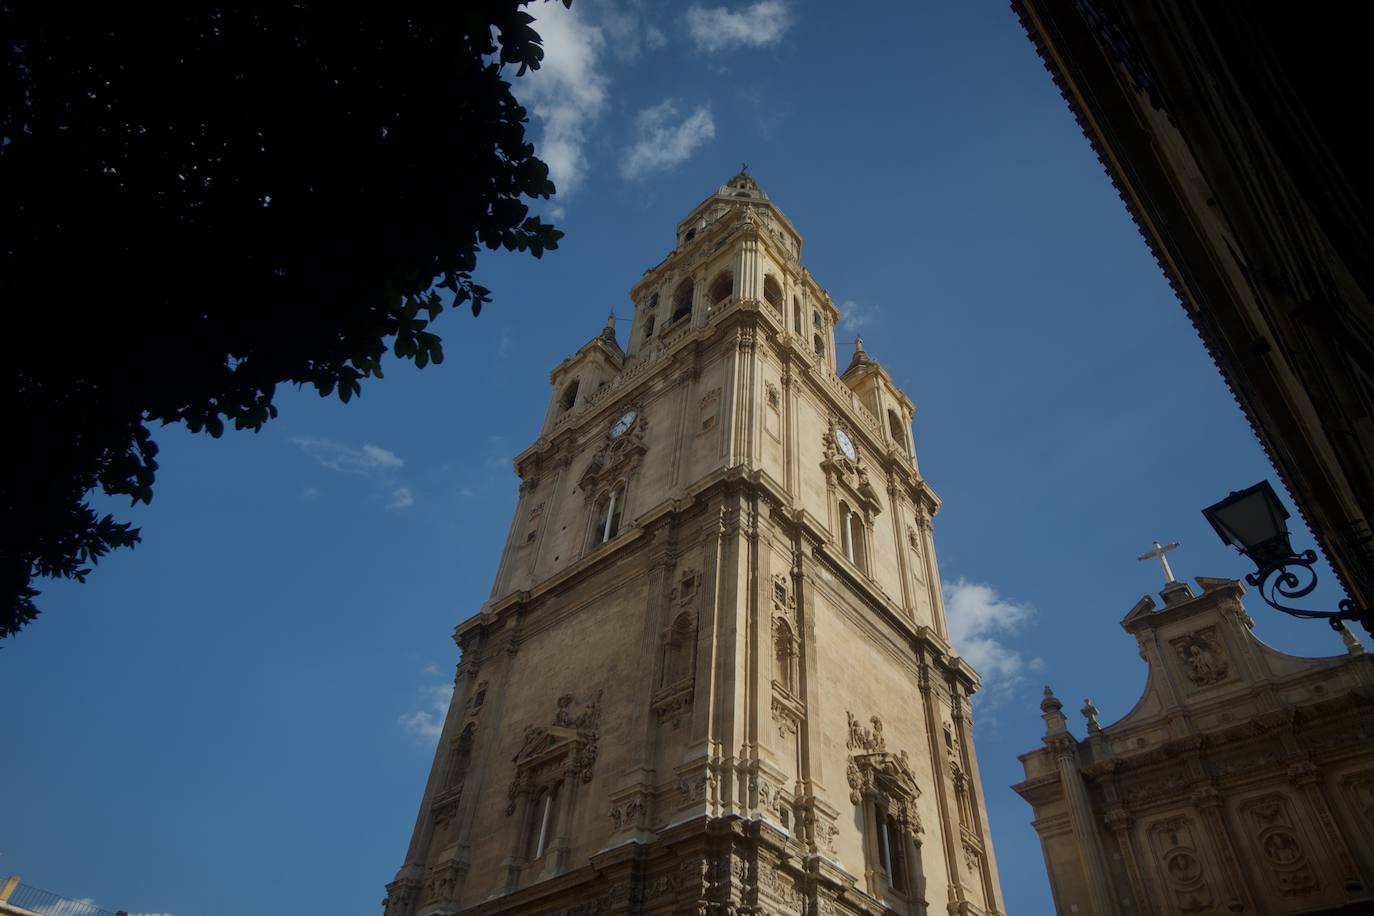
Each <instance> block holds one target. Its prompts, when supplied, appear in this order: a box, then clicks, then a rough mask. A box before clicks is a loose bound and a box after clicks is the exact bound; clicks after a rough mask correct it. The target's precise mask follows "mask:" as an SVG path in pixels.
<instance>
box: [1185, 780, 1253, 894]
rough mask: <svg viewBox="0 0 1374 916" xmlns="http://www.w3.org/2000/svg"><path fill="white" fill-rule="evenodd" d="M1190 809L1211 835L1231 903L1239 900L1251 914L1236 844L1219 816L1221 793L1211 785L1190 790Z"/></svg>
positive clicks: (1247, 891)
mask: <svg viewBox="0 0 1374 916" xmlns="http://www.w3.org/2000/svg"><path fill="white" fill-rule="evenodd" d="M1192 802H1193V807H1194V808H1196V809H1197V810H1198V811H1199V812H1201V813H1202V821H1203V826H1204V829H1206V830H1207V832H1208V833H1209V834H1210V835H1211V839H1212V844H1213V846H1214V847H1215V848H1216V851H1217V855H1218V857H1219V858H1220V859H1221V873H1222V877H1223V878H1224V879H1225V881H1226V892H1227V894H1229V898H1228V899H1230V900H1232V901H1236V900H1239V901H1240V902H1241V905H1242V906H1244V907H1245V911H1247V912H1253V911H1254V906H1255V901H1254V900H1253V899H1252V898H1251V896H1250V892H1249V890H1248V887H1247V882H1246V880H1245V873H1244V872H1243V871H1241V867H1240V859H1239V858H1238V857H1237V856H1236V847H1235V844H1234V843H1232V842H1231V831H1230V830H1228V829H1227V828H1226V821H1225V820H1223V819H1222V816H1221V794H1220V793H1219V792H1217V790H1216V789H1215V788H1213V787H1212V786H1210V785H1201V786H1198V787H1197V788H1195V789H1193V798H1192Z"/></svg>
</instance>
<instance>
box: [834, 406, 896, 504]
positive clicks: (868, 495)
mask: <svg viewBox="0 0 1374 916" xmlns="http://www.w3.org/2000/svg"><path fill="white" fill-rule="evenodd" d="M841 434H843V436H844V437H845V438H848V439H852V436H853V434H852V433H850V432H849V431H848V427H847V426H846V425H845V424H844V423H843V421H841V420H839V419H835V420H833V422H832V423H831V426H830V429H829V430H827V431H826V433H825V437H824V438H823V439H822V440H821V447H822V451H823V457H822V459H821V468H822V469H823V470H824V471H825V478H826V482H827V483H828V484H830V485H831V486H834V485H836V484H840V485H843V486H844V487H845V488H846V489H847V490H849V491H850V493H851V494H852V495H853V496H854V497H855V498H856V499H855V501H856V502H857V503H858V504H859V505H861V506H862V507H863V508H864V510H865V512H866V513H867V514H868V515H869V517H870V518H871V517H872V516H875V515H877V514H878V513H880V512H882V511H883V506H882V503H880V502H879V501H878V491H877V490H875V489H874V488H873V484H872V482H871V481H870V480H869V479H868V466H867V465H866V464H865V463H864V458H863V453H862V452H861V451H858V450H857V449H856V450H855V451H854V457H853V458H850V457H849V455H847V454H845V451H844V449H843V448H841V439H840V436H841Z"/></svg>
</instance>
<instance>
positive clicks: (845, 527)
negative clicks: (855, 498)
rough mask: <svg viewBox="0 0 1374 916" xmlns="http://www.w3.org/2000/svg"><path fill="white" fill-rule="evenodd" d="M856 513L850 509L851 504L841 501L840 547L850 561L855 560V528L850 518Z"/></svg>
mask: <svg viewBox="0 0 1374 916" xmlns="http://www.w3.org/2000/svg"><path fill="white" fill-rule="evenodd" d="M853 517H854V513H853V512H850V511H849V504H848V503H846V502H844V501H843V500H841V501H840V549H841V550H843V551H844V557H845V559H846V560H848V561H849V562H851V563H853V562H854V529H853V526H852V525H851V524H850V520H851V519H852V518H853Z"/></svg>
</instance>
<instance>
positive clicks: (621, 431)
mask: <svg viewBox="0 0 1374 916" xmlns="http://www.w3.org/2000/svg"><path fill="white" fill-rule="evenodd" d="M637 416H639V414H638V413H636V412H635V411H634V410H627V411H625V415H624V416H622V417H621V418H620V419H619V420H616V421H615V425H613V426H612V427H611V438H612V439H619V438H620V437H621V436H623V435H625V432H626V431H627V430H628V429H629V428H630V427H631V426H634V425H635V417H637Z"/></svg>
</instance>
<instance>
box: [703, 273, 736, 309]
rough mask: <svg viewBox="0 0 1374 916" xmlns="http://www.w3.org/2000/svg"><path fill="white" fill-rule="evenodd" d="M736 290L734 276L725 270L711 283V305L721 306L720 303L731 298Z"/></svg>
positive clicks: (709, 293)
mask: <svg viewBox="0 0 1374 916" xmlns="http://www.w3.org/2000/svg"><path fill="white" fill-rule="evenodd" d="M734 290H735V277H734V274H732V273H730V271H728V270H723V271H721V272H720V273H718V274H716V278H715V279H714V280H712V281H711V289H710V291H709V292H708V295H709V296H710V298H711V304H712V305H720V303H722V302H724V301H725V300H726V299H728V298H730V294H731V293H732V292H734Z"/></svg>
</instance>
